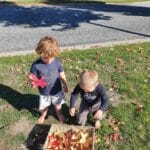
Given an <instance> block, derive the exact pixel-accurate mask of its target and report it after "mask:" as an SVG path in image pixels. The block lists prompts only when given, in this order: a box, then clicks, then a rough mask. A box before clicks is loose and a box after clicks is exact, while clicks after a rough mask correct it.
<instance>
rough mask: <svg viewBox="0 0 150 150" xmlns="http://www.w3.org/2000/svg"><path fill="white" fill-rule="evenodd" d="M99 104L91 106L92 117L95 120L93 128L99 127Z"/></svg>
mask: <svg viewBox="0 0 150 150" xmlns="http://www.w3.org/2000/svg"><path fill="white" fill-rule="evenodd" d="M100 106H101V102H98V103H96V104H94V105H93V106H92V107H91V110H92V113H93V118H94V120H95V128H100V126H101V124H100V120H102V116H103V112H102V111H101V110H100V109H99V108H100Z"/></svg>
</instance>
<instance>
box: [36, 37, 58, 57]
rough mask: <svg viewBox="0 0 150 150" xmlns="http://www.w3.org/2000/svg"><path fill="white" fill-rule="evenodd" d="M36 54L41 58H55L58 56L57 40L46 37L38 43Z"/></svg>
mask: <svg viewBox="0 0 150 150" xmlns="http://www.w3.org/2000/svg"><path fill="white" fill-rule="evenodd" d="M36 52H37V53H38V54H39V55H41V56H43V55H47V56H49V57H56V56H58V55H59V54H60V48H59V45H58V42H57V40H55V39H54V38H52V37H50V36H46V37H44V38H42V39H41V40H40V41H39V43H38V46H37V48H36Z"/></svg>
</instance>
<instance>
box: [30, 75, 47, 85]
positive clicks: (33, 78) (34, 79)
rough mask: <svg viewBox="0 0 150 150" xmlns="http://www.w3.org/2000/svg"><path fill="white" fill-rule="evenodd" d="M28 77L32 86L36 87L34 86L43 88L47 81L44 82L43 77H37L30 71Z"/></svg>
mask: <svg viewBox="0 0 150 150" xmlns="http://www.w3.org/2000/svg"><path fill="white" fill-rule="evenodd" d="M29 79H30V80H31V81H32V82H31V83H32V85H33V88H36V87H41V88H44V87H46V86H47V83H46V82H45V80H44V77H42V78H41V79H38V78H37V77H36V75H34V74H32V73H31V74H30V75H29Z"/></svg>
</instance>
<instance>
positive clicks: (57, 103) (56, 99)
mask: <svg viewBox="0 0 150 150" xmlns="http://www.w3.org/2000/svg"><path fill="white" fill-rule="evenodd" d="M51 99H52V104H53V105H54V108H55V111H56V114H57V117H58V119H59V121H60V122H61V123H63V122H64V121H65V118H64V116H63V114H62V111H61V110H62V104H64V103H65V97H64V94H63V92H61V93H59V94H57V95H55V96H51Z"/></svg>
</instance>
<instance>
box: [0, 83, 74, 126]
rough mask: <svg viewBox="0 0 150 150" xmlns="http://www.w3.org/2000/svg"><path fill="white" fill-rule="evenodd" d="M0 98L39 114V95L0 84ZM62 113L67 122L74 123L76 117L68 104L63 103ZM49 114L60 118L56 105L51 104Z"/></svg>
mask: <svg viewBox="0 0 150 150" xmlns="http://www.w3.org/2000/svg"><path fill="white" fill-rule="evenodd" d="M0 98H2V99H3V100H5V101H7V102H8V103H9V104H10V105H12V106H13V107H14V108H16V109H17V110H18V111H20V110H22V109H26V110H28V111H30V112H31V113H32V115H33V116H36V117H37V116H39V115H40V112H39V111H38V107H39V97H38V96H37V95H34V94H22V93H20V92H18V91H16V90H14V89H12V88H11V87H9V86H7V85H3V84H0ZM62 113H63V114H64V116H65V119H66V123H67V124H74V123H75V121H76V120H75V118H74V117H70V115H69V107H68V105H66V104H63V105H62ZM48 116H53V117H54V118H55V119H57V120H58V118H57V116H56V113H55V110H54V107H53V106H50V107H49V111H48V115H47V117H48Z"/></svg>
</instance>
